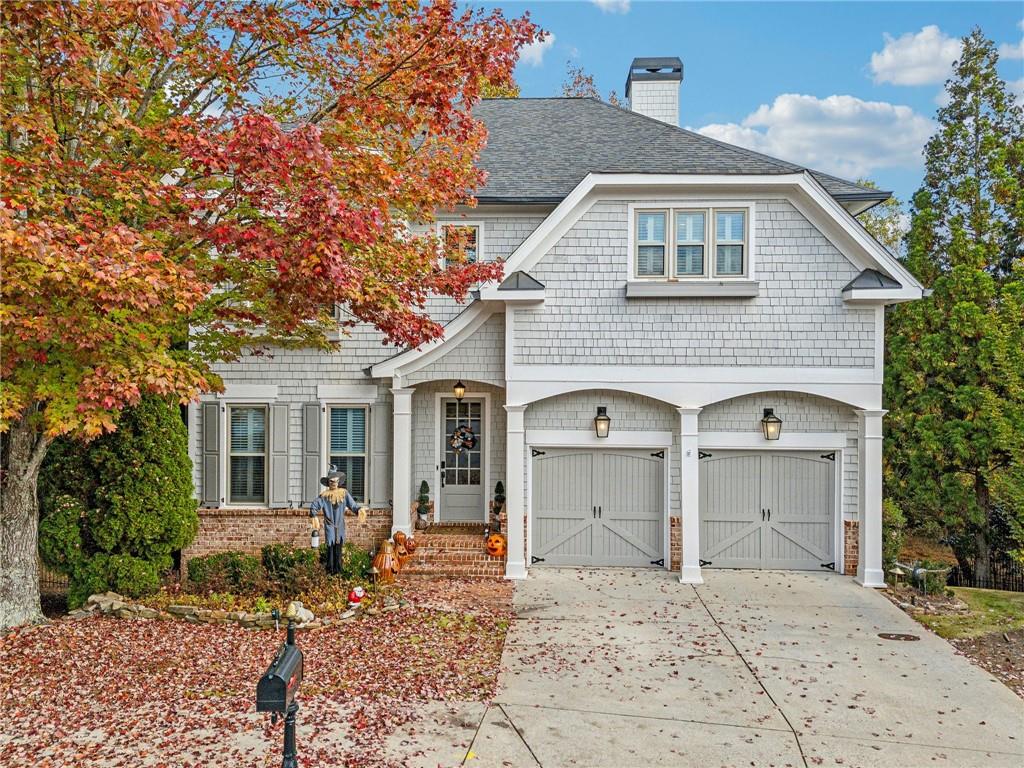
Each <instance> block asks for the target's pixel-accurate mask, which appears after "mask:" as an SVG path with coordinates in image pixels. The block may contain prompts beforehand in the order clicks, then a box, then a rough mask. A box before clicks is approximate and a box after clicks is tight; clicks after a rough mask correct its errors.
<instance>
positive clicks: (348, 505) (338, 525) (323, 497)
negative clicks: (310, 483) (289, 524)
mask: <svg viewBox="0 0 1024 768" xmlns="http://www.w3.org/2000/svg"><path fill="white" fill-rule="evenodd" d="M320 485H322V486H324V489H323V490H322V491H321V492H320V495H319V496H317V497H316V498H315V499H313V503H312V504H310V506H309V516H310V518H311V519H310V523H311V525H312V526H313V535H312V536H311V537H310V546H312V545H313V541H314V539H315V538H319V537H318V536H316V534H318V533H319V532H320V526H321V525H323V527H324V532H325V534H326V535H325V539H326V542H327V572H328V573H330V574H338V573H341V554H342V547H343V545H344V543H345V514H346V513H347V512H358V511H359V508H358V507H357V506H356V502H355V500H354V499H353V498H352V494H351V493H349V492H348V489H346V488H345V473H344V472H339V471H338V470H337V468H336V467H334V466H333V465H331V469H330V471H329V472H328V473H327V476H326V477H321V478H320ZM321 516H323V520H321ZM317 546H319V542H317Z"/></svg>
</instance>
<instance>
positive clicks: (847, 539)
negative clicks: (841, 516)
mask: <svg viewBox="0 0 1024 768" xmlns="http://www.w3.org/2000/svg"><path fill="white" fill-rule="evenodd" d="M859 562H860V523H859V522H857V521H856V520H844V521H843V566H844V568H843V573H845V574H846V575H847V576H856V575H857V563H859Z"/></svg>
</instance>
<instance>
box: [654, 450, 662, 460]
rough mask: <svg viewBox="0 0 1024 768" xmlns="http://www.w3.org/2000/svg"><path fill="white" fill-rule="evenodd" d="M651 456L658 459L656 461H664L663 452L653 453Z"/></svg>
mask: <svg viewBox="0 0 1024 768" xmlns="http://www.w3.org/2000/svg"><path fill="white" fill-rule="evenodd" d="M651 456H654V457H655V458H658V459H664V458H665V452H664V451H655V452H654V453H652V454H651Z"/></svg>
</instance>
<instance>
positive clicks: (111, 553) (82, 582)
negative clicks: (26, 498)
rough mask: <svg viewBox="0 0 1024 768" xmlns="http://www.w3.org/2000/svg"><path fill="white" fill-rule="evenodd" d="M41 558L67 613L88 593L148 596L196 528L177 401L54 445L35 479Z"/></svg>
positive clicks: (157, 402) (155, 402) (130, 413)
mask: <svg viewBox="0 0 1024 768" xmlns="http://www.w3.org/2000/svg"><path fill="white" fill-rule="evenodd" d="M39 506H40V530H39V551H40V555H41V556H42V558H43V561H44V562H45V563H46V565H47V566H49V567H50V568H52V569H54V570H56V571H58V572H60V573H64V574H66V575H67V576H68V580H69V594H68V605H69V606H70V607H76V606H78V605H81V603H82V602H84V600H85V599H86V598H87V597H88V596H89V594H90V593H92V592H103V591H106V590H108V589H109V590H113V591H116V592H119V593H121V594H124V595H126V596H131V597H139V596H141V595H143V594H146V593H147V592H152V591H154V590H156V589H157V587H158V586H159V577H160V574H161V573H162V572H164V571H166V570H168V569H170V568H171V566H172V564H173V553H174V552H175V551H177V550H180V549H182V548H183V547H185V546H186V545H187V544H188V543H189V542H191V541H192V539H193V538H194V537H195V534H196V531H197V530H198V527H199V517H198V514H197V512H196V501H195V499H194V497H193V490H192V465H191V462H190V461H189V457H188V438H187V434H186V430H185V424H184V422H183V421H182V420H181V414H180V410H179V407H178V404H177V402H175V401H171V400H168V399H164V398H160V397H155V396H149V397H144V398H143V399H142V400H141V401H140V403H139V404H138V405H137V406H135V407H134V408H130V409H127V410H125V411H124V412H123V413H122V415H121V418H120V420H119V421H118V425H117V431H116V432H113V433H110V434H107V435H102V436H101V437H98V438H96V439H95V440H93V441H92V442H90V443H88V444H85V445H83V444H82V443H81V442H78V441H74V440H66V439H58V440H56V441H54V444H53V445H52V446H51V447H50V450H49V453H48V454H47V458H46V461H45V462H44V464H43V468H42V470H41V472H40V477H39Z"/></svg>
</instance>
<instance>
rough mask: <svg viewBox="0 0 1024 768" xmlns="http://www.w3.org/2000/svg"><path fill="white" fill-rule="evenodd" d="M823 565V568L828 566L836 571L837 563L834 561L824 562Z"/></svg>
mask: <svg viewBox="0 0 1024 768" xmlns="http://www.w3.org/2000/svg"><path fill="white" fill-rule="evenodd" d="M821 567H822V568H828V569H829V570H830V571H834V570H835V569H836V564H835V563H834V562H832V563H822V564H821Z"/></svg>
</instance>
